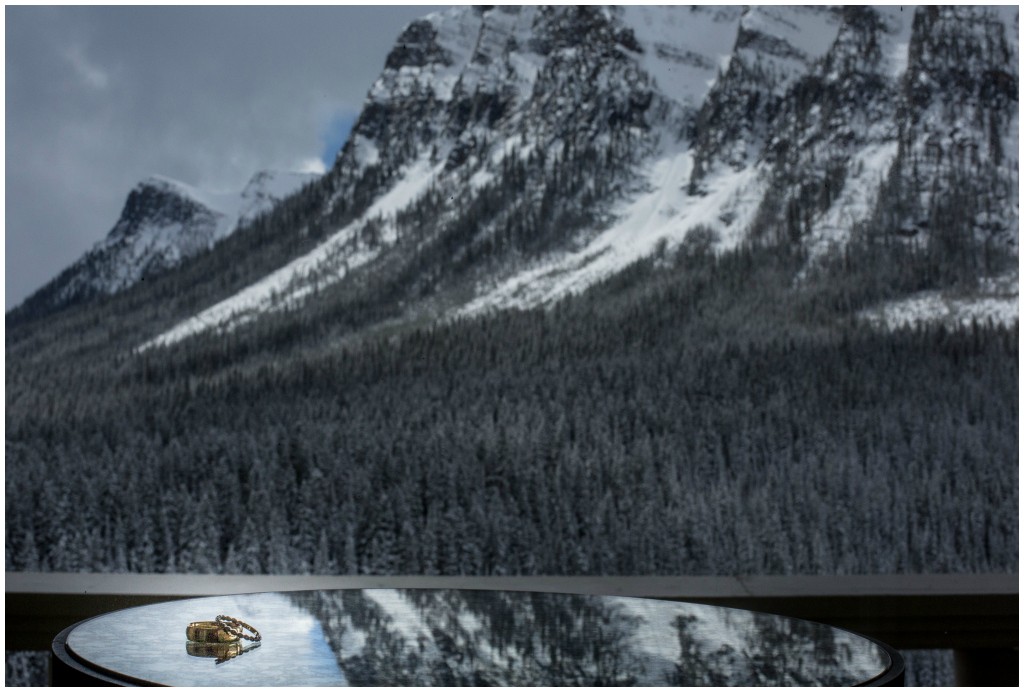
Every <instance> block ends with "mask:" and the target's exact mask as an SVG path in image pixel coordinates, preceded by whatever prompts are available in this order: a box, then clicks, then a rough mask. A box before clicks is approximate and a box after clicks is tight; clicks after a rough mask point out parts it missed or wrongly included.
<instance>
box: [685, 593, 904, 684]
mask: <svg viewBox="0 0 1024 692" xmlns="http://www.w3.org/2000/svg"><path fill="white" fill-rule="evenodd" d="M728 612H729V616H728V617H727V618H726V619H725V620H724V621H723V622H722V623H721V624H722V625H724V627H723V636H721V637H720V638H715V637H708V636H707V635H706V633H704V632H700V631H699V629H700V619H699V618H698V617H697V616H695V615H679V616H677V617H676V618H675V619H674V621H673V625H674V627H675V630H676V634H677V636H678V638H679V645H680V656H679V662H678V663H677V664H676V666H675V670H674V671H673V673H672V674H671V675H670V677H669V680H668V682H669V683H670V684H673V685H713V686H736V685H772V686H803V687H807V686H826V687H837V686H846V685H850V684H855V683H857V682H864V681H866V680H869V679H870V678H872V677H874V676H875V675H877V674H880V673H881V672H882V671H884V670H885V669H886V668H887V667H888V664H889V661H888V657H887V655H886V654H885V653H884V652H883V651H882V650H881V649H879V648H877V647H874V646H865V644H866V642H865V640H863V639H862V638H860V637H857V636H856V635H853V634H851V633H849V632H844V631H842V630H837V629H833V628H831V627H827V626H824V625H819V624H815V623H812V622H807V621H805V620H796V619H791V618H783V617H776V616H774V615H765V614H763V613H752V612H746V611H740V610H735V611H728Z"/></svg>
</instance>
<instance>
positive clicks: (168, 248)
mask: <svg viewBox="0 0 1024 692" xmlns="http://www.w3.org/2000/svg"><path fill="white" fill-rule="evenodd" d="M315 179H316V176H315V175H312V174H306V173H290V172H279V171H260V172H259V173H256V174H255V175H254V176H253V177H252V178H251V179H250V180H249V182H248V183H247V184H246V186H245V188H244V189H243V190H242V191H241V192H229V193H213V192H207V191H204V190H200V189H198V188H195V187H193V186H191V185H186V184H185V183H182V182H179V181H177V180H172V179H170V178H166V177H163V176H156V175H154V176H150V177H148V178H146V179H145V180H142V181H141V182H139V183H138V184H137V185H136V186H135V187H134V188H133V189H132V191H131V192H130V193H129V194H128V199H127V200H126V201H125V205H124V208H123V210H122V211H121V216H120V217H119V218H118V220H117V223H116V224H114V227H113V228H112V229H111V230H110V232H109V233H108V234H107V236H106V237H105V238H104V239H103V240H101V241H100V242H98V243H97V244H96V245H95V246H94V247H93V248H92V249H91V250H89V251H88V252H87V253H86V254H85V255H84V256H82V257H81V258H80V259H79V260H78V261H76V262H75V263H74V264H73V265H71V266H70V267H68V268H67V269H66V270H64V271H63V272H62V273H61V274H60V275H59V276H58V277H57V278H55V279H54V280H53V281H51V282H50V283H49V284H47V285H46V286H44V287H43V288H42V289H40V290H39V291H38V292H37V293H36V294H34V295H33V296H32V297H30V298H29V300H28V301H26V303H27V304H29V305H32V306H33V308H34V309H41V310H45V311H50V310H53V309H56V308H60V307H62V306H64V305H68V304H72V303H76V302H79V301H82V300H86V299H89V298H91V297H94V296H97V295H105V294H112V293H115V292H117V291H121V290H124V289H125V288H128V287H129V286H132V285H133V284H135V283H137V282H139V281H143V280H145V279H146V278H147V277H152V276H154V275H156V274H158V273H160V272H163V271H166V270H167V269H170V268H171V267H174V266H176V265H178V264H179V263H181V262H182V261H183V260H185V259H187V258H189V257H192V256H194V255H196V254H198V253H199V252H201V251H203V250H208V249H209V248H211V247H213V245H214V244H215V243H217V242H218V241H220V240H222V239H223V238H226V237H227V236H228V235H230V234H231V233H232V232H234V231H235V230H236V229H237V228H239V227H240V226H243V225H245V224H246V223H248V222H250V221H252V220H253V219H255V218H257V217H258V216H259V215H260V214H262V213H265V212H267V211H269V210H270V209H271V208H273V206H274V205H275V204H276V203H277V202H279V201H280V200H282V199H284V198H285V197H287V196H288V195H290V194H291V193H293V192H295V191H296V190H298V189H299V188H301V187H302V186H303V185H305V184H307V183H309V182H312V181H313V180H315Z"/></svg>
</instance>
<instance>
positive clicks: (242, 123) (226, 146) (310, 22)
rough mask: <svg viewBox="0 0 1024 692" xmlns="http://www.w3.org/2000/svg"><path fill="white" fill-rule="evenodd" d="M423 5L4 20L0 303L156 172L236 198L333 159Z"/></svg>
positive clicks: (36, 13) (36, 282)
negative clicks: (262, 172) (253, 181)
mask: <svg viewBox="0 0 1024 692" xmlns="http://www.w3.org/2000/svg"><path fill="white" fill-rule="evenodd" d="M432 9H434V8H431V7H393V6H385V7H372V8H371V7H326V6H319V7H305V8H280V7H216V8H207V7H159V8H158V7H60V8H51V7H8V8H6V42H7V49H6V83H7V90H6V91H7V105H6V133H5V136H6V153H7V166H6V218H5V227H6V244H5V245H6V258H7V259H6V272H7V273H6V277H7V278H6V282H5V283H6V300H5V303H6V307H7V309H9V308H11V307H13V306H14V305H16V304H17V303H19V302H20V301H21V300H23V299H24V298H25V297H26V296H27V295H28V294H29V293H31V292H32V291H33V290H35V289H36V288H38V287H39V286H41V285H42V284H44V283H45V282H46V281H48V280H49V279H50V278H52V277H53V276H55V275H56V274H57V273H58V272H59V271H60V270H61V269H63V268H64V267H66V266H67V265H68V264H70V263H71V262H73V261H74V260H75V259H77V258H78V257H79V256H80V255H81V254H82V253H83V252H85V251H86V250H87V249H88V248H89V247H91V246H92V245H93V244H94V243H95V242H96V241H97V240H99V239H100V238H101V237H103V235H104V234H105V233H106V232H107V231H108V230H109V229H110V227H111V226H112V225H113V223H114V221H116V219H117V215H118V214H119V213H120V208H121V205H122V204H123V202H124V199H125V196H126V195H127V193H128V191H129V190H130V189H131V187H132V186H133V185H134V184H135V183H136V182H137V181H138V180H140V179H141V178H143V177H145V176H147V175H149V174H152V173H160V174H163V175H168V176H171V177H173V178H178V179H180V180H183V181H185V182H188V183H192V184H194V185H198V186H200V187H205V188H209V189H241V187H242V186H243V185H244V184H245V182H246V180H247V179H248V178H249V176H250V175H251V174H252V173H253V172H255V171H257V170H259V169H263V168H278V169H296V168H299V167H301V166H303V165H308V164H309V163H310V162H314V161H317V160H319V159H320V158H321V156H322V155H323V154H324V152H325V151H327V150H329V149H330V148H332V147H333V148H334V149H336V148H337V147H338V146H339V145H340V143H339V142H338V141H337V139H338V138H339V133H340V132H342V131H344V129H345V128H346V127H347V126H348V125H347V124H346V123H351V121H352V119H354V118H355V116H356V115H357V114H358V112H359V109H360V106H361V104H362V101H363V98H364V97H365V95H366V91H367V89H368V88H369V86H370V84H371V83H372V82H373V79H374V78H375V77H376V76H377V74H378V73H379V72H380V69H381V67H382V66H383V64H384V58H385V56H386V55H387V52H388V50H389V49H390V48H391V45H392V43H393V42H394V40H395V38H396V37H397V36H398V34H399V32H400V31H401V29H402V27H403V26H404V25H405V24H406V23H407V22H408V21H410V20H412V19H414V18H416V17H418V16H422V15H423V14H426V13H427V12H429V11H431V10H432Z"/></svg>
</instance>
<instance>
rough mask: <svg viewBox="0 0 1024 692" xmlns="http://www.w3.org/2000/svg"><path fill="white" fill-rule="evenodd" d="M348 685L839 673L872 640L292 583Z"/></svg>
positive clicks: (716, 617)
mask: <svg viewBox="0 0 1024 692" xmlns="http://www.w3.org/2000/svg"><path fill="white" fill-rule="evenodd" d="M291 598H292V599H293V600H294V601H295V602H296V603H297V604H299V605H300V606H301V607H303V608H305V609H308V610H309V611H310V612H312V613H313V614H314V615H315V617H316V618H317V619H318V620H319V621H320V623H321V625H322V628H323V631H324V635H325V638H326V640H327V642H328V645H329V646H330V647H331V649H332V650H333V651H334V655H335V658H336V659H337V661H338V664H339V666H340V667H341V669H342V671H343V673H344V675H345V676H346V678H347V679H348V681H349V682H350V683H352V684H356V685H449V686H452V685H524V686H526V685H538V684H541V685H587V686H598V685H636V684H639V685H663V684H672V685H848V684H851V683H856V682H862V681H865V680H868V679H870V678H872V677H874V676H875V675H878V674H880V673H882V672H883V671H884V670H885V669H886V667H887V665H888V661H887V658H886V656H885V654H884V653H883V652H882V651H881V650H880V649H878V648H877V647H875V646H874V645H873V644H871V643H870V642H868V641H866V640H864V639H862V638H860V637H857V636H856V635H852V634H850V633H847V632H842V631H839V630H834V629H832V628H830V627H827V626H824V625H817V624H814V623H809V622H804V621H799V620H791V619H788V618H780V617H775V616H771V615H762V614H758V613H750V612H746V611H741V610H733V609H727V608H714V607H708V606H700V605H694V604H686V603H669V602H665V601H653V600H643V599H626V598H621V599H620V598H610V597H609V598H605V597H598V596H579V595H566V594H543V593H527V592H493V591H468V590H467V591H459V590H443V589H438V590H418V589H410V590H402V589H394V590H392V589H379V590H366V591H360V590H339V591H319V592H305V593H301V594H293V595H291Z"/></svg>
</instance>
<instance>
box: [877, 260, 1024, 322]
mask: <svg viewBox="0 0 1024 692" xmlns="http://www.w3.org/2000/svg"><path fill="white" fill-rule="evenodd" d="M1019 315H1020V297H1019V286H1018V273H1017V272H1016V271H1014V272H1012V273H1009V274H1005V275H1003V276H999V277H996V278H994V279H991V278H987V279H983V280H982V281H981V282H980V286H979V287H978V289H977V290H976V291H972V292H970V293H957V292H954V291H922V292H920V293H916V294H914V295H912V296H908V297H906V298H901V299H899V300H894V301H890V302H887V303H883V304H882V305H878V306H875V307H872V308H869V309H866V310H862V311H861V312H860V313H859V314H858V315H857V316H858V318H859V319H860V320H862V321H863V322H864V323H866V324H870V325H871V326H873V327H877V328H880V329H886V330H894V329H899V328H902V327H912V326H915V325H918V324H944V325H947V326H949V327H964V326H966V327H969V326H970V325H971V323H972V322H979V323H981V324H985V323H988V322H992V323H993V324H999V325H1004V326H1012V325H1014V324H1015V323H1017V321H1018V320H1019V318H1020V317H1019Z"/></svg>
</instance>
